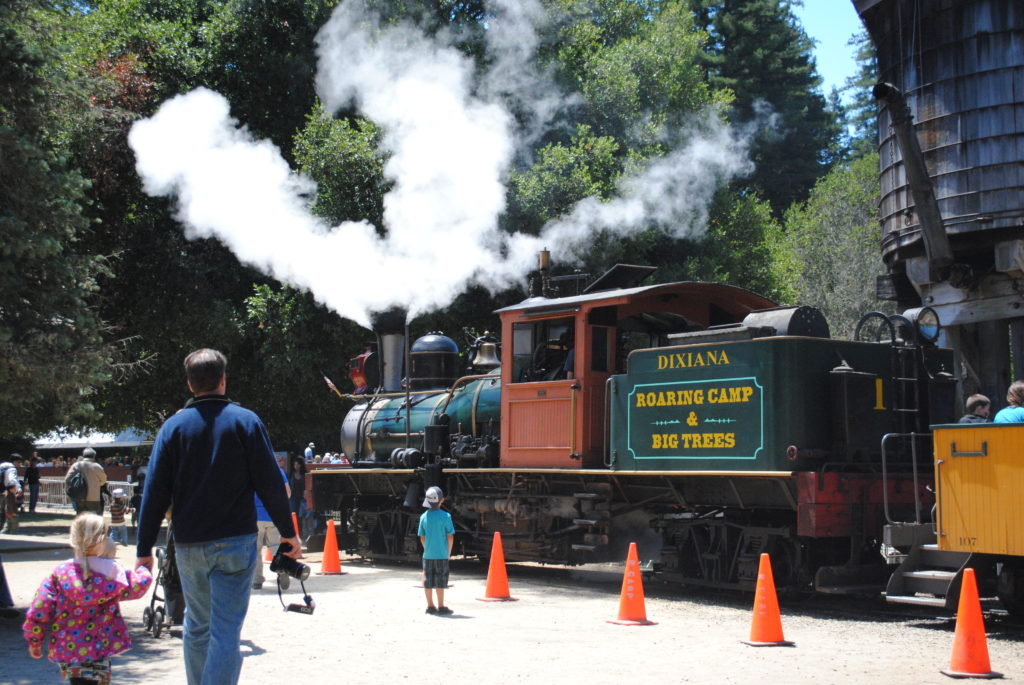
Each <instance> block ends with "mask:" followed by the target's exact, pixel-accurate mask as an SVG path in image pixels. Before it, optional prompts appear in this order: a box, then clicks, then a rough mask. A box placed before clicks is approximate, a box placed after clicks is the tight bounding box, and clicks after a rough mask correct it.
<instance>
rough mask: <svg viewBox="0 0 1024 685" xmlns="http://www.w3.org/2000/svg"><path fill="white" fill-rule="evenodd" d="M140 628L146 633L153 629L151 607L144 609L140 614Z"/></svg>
mask: <svg viewBox="0 0 1024 685" xmlns="http://www.w3.org/2000/svg"><path fill="white" fill-rule="evenodd" d="M142 627H143V628H145V630H146V632H147V633H148V632H149V631H150V630H152V629H153V607H146V610H145V611H143V612H142Z"/></svg>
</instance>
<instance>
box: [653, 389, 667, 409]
mask: <svg viewBox="0 0 1024 685" xmlns="http://www.w3.org/2000/svg"><path fill="white" fill-rule="evenodd" d="M655 406H658V407H664V406H665V393H663V392H659V393H658V404H657V405H655Z"/></svg>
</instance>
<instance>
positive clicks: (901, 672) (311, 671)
mask: <svg viewBox="0 0 1024 685" xmlns="http://www.w3.org/2000/svg"><path fill="white" fill-rule="evenodd" d="M2 549H4V548H3V547H2V546H0V550H2ZM7 549H8V550H9V549H10V547H8V548H7ZM2 553H3V563H4V567H5V570H6V573H7V577H8V581H9V582H10V584H11V588H12V592H13V594H14V599H15V602H16V604H17V606H19V607H24V606H25V605H26V604H27V603H28V601H29V599H30V598H31V595H32V593H33V592H34V590H35V588H36V586H37V585H38V583H39V581H40V580H41V579H42V577H43V576H44V575H45V574H46V573H47V572H48V571H49V569H50V568H51V567H52V566H53V565H54V564H55V563H56V562H57V561H59V560H61V559H64V558H66V557H67V556H68V552H67V550H65V549H35V550H24V551H16V552H12V551H3V552H2ZM133 558H134V551H133V549H132V548H122V553H121V560H122V561H123V562H125V563H130V562H131V561H132V560H133ZM304 561H306V562H307V563H310V565H311V566H312V567H313V570H314V575H312V576H311V577H310V579H309V581H308V582H307V583H306V587H307V589H308V590H309V592H310V593H311V594H312V595H313V597H314V598H315V599H316V603H317V608H316V612H315V613H314V614H313V615H312V616H306V615H301V614H296V613H284V612H283V611H282V610H281V605H280V604H279V602H278V598H277V594H276V592H275V591H274V590H272V589H269V588H271V587H272V586H271V585H269V584H268V585H265V586H264V588H265V589H263V590H260V591H254V593H253V598H252V603H251V606H250V610H249V617H248V619H247V621H246V624H245V628H244V629H243V633H242V638H243V642H242V650H243V654H244V657H245V658H244V665H243V668H242V678H241V682H243V683H259V684H262V683H268V684H269V683H279V682H281V683H284V682H302V683H304V685H315V684H319V683H337V682H357V683H389V684H391V683H401V682H419V681H428V682H436V681H443V680H456V681H463V682H485V683H517V682H567V683H584V682H585V683H588V684H590V683H615V684H616V685H620V684H621V683H628V682H649V683H687V682H694V683H744V684H746V683H752V682H756V681H759V680H761V681H777V682H781V681H789V682H816V683H862V682H867V681H876V682H879V683H887V684H888V683H892V684H897V683H944V682H949V679H948V678H946V677H945V676H943V675H941V674H940V673H939V669H941V668H945V667H947V666H948V665H949V658H950V651H951V648H952V643H953V631H954V627H955V621H954V620H953V619H952V618H951V617H948V616H945V617H943V616H939V617H936V616H929V615H928V614H927V613H926V612H923V611H918V612H916V613H915V612H913V611H911V612H900V613H893V612H892V611H890V610H888V609H886V607H885V606H884V604H883V603H881V602H879V601H877V600H876V599H873V598H868V599H860V600H855V599H851V598H839V597H829V596H822V595H816V596H810V597H801V598H788V597H782V598H780V604H781V606H782V611H781V613H782V624H783V629H784V631H785V637H786V639H787V640H792V641H793V642H795V643H796V645H795V647H789V648H786V647H766V648H755V647H749V646H746V645H743V644H741V643H740V640H743V639H746V638H747V637H748V636H749V632H750V622H751V608H752V604H753V602H752V599H753V598H752V597H751V596H750V595H743V594H723V593H707V592H697V591H694V590H684V589H679V588H666V587H663V586H661V585H660V584H659V583H656V582H653V581H650V580H649V581H646V583H645V587H644V589H645V596H646V599H645V608H646V613H647V617H648V619H650V620H651V621H655V622H657V624H656V625H651V626H636V627H632V626H630V627H627V626H619V625H613V624H610V623H608V622H607V619H611V618H614V617H615V615H616V613H617V611H618V606H619V590H620V585H621V573H622V570H621V568H620V569H616V568H615V567H604V568H593V569H585V570H581V571H580V570H577V571H570V570H567V569H557V568H535V567H529V566H527V567H519V566H513V565H510V566H509V578H510V587H511V593H512V595H513V596H514V597H517V598H518V599H519V601H517V602H502V603H498V602H495V603H488V602H479V601H476V598H477V597H480V596H482V595H483V593H484V587H485V574H486V569H484V568H483V567H481V566H480V565H479V564H476V563H470V562H462V563H459V562H456V563H455V564H454V566H453V573H452V587H451V588H450V589H449V591H448V594H447V603H448V605H449V606H451V607H452V608H453V609H454V611H455V614H454V615H453V616H451V617H439V616H428V615H425V614H424V607H425V602H424V599H423V591H422V589H421V588H420V587H419V572H418V569H416V568H412V567H408V566H404V567H403V566H375V565H373V564H371V563H369V562H365V561H361V560H357V559H348V558H343V559H342V570H343V571H344V572H345V574H344V575H341V576H318V575H315V572H316V571H317V570H319V561H320V560H319V555H314V554H310V555H308V558H307V559H305V560H304ZM289 595H290V596H289ZM286 601H299V595H298V593H297V591H296V590H293V591H292V592H291V593H289V594H288V595H286ZM147 606H149V599H148V598H146V599H144V600H138V601H134V602H125V603H124V604H122V611H123V613H124V615H125V618H126V620H127V621H128V623H129V625H130V626H131V627H132V638H133V640H134V641H135V647H134V648H133V649H132V650H131V651H130V652H127V653H126V654H123V655H121V656H119V657H116V658H115V659H114V681H115V682H117V683H143V682H145V683H172V684H177V683H183V682H184V671H183V667H182V660H181V640H180V631H178V630H174V631H172V633H171V634H170V635H167V634H166V633H165V634H164V635H163V636H161V637H160V638H159V639H155V638H153V637H152V636H151V635H149V634H147V633H145V632H144V631H143V630H142V628H141V617H142V612H143V609H145V608H146V607H147ZM986 626H987V631H988V651H989V655H990V659H991V663H992V668H993V669H994V670H996V671H1001V672H1003V673H1004V674H1005V675H1006V676H1007V677H1008V678H1015V679H1019V678H1021V677H1022V676H1024V627H1022V626H1020V625H1013V624H1011V623H1010V622H1009V621H1008V620H1006V619H1005V617H1002V616H1000V615H997V614H991V613H989V614H986ZM0 660H2V663H3V664H4V666H3V669H2V670H0V682H3V683H12V684H19V685H20V684H22V683H58V682H61V681H60V680H59V678H58V677H57V675H56V668H55V667H53V666H51V665H50V664H48V663H47V662H46V661H35V660H33V659H31V658H30V657H29V656H28V652H27V649H26V648H25V643H24V642H23V641H22V639H21V637H20V621H17V620H11V619H0Z"/></svg>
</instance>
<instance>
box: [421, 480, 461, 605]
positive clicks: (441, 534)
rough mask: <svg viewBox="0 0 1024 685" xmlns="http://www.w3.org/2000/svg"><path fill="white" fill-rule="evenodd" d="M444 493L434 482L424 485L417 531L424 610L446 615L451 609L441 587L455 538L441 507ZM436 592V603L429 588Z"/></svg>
mask: <svg viewBox="0 0 1024 685" xmlns="http://www.w3.org/2000/svg"><path fill="white" fill-rule="evenodd" d="M442 502H444V493H443V492H441V488H439V487H437V486H436V485H435V486H432V487H429V488H427V494H426V496H425V497H424V499H423V506H424V507H427V510H426V511H425V512H423V515H422V516H420V526H419V531H418V532H417V535H419V536H420V543H421V544H422V545H423V592H424V593H425V594H426V595H427V613H428V614H440V615H442V616H447V615H449V614H451V613H452V610H451V609H449V608H448V607H446V606H445V605H444V590H445V588H446V587H448V557H449V555H451V553H452V543H453V542H454V540H455V526H454V525H453V524H452V516H451V514H449V513H448V512H447V511H444V510H443V509H441V503H442ZM431 590H434V592H435V593H436V594H437V606H434V598H433V597H432V596H431V593H430V591H431Z"/></svg>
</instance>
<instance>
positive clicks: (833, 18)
mask: <svg viewBox="0 0 1024 685" xmlns="http://www.w3.org/2000/svg"><path fill="white" fill-rule="evenodd" d="M793 11H794V12H795V13H796V16H797V17H798V18H799V19H800V23H801V24H803V27H804V31H806V32H807V35H808V36H810V37H811V39H812V40H814V41H816V44H815V50H814V56H815V59H816V60H817V62H818V73H819V74H821V77H822V78H823V79H824V80H825V82H824V84H822V92H823V93H824V94H825V95H826V96H827V95H828V94H829V93H830V92H831V91H832V87H833V86H835V87H836V88H842V87H843V84H844V83H845V81H846V78H847V77H848V76H853V74H854V72H855V71H856V69H857V65H856V62H855V60H854V48H853V46H850V45H847V44H846V42H847V41H848V40H850V38H851V37H852V36H853V35H854V34H856V33H858V32H859V31H860V30H861V29H862V28H863V25H862V24H861V23H860V18H859V17H858V16H857V10H855V9H854V7H853V3H852V2H851V1H850V0H804V6H803V7H794V8H793Z"/></svg>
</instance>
